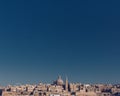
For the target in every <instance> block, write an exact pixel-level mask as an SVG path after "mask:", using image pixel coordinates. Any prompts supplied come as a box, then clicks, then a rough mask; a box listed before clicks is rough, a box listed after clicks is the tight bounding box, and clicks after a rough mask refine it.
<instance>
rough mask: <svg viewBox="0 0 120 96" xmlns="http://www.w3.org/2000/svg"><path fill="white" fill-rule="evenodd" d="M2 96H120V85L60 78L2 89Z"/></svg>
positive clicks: (0, 92) (0, 94)
mask: <svg viewBox="0 0 120 96" xmlns="http://www.w3.org/2000/svg"><path fill="white" fill-rule="evenodd" d="M0 96H120V85H119V84H117V85H111V84H92V85H91V84H81V83H69V82H68V79H67V78H66V80H65V82H64V81H63V80H62V78H61V76H59V77H58V79H57V80H56V81H54V82H53V83H52V84H43V83H39V84H38V85H29V84H26V85H19V86H7V87H5V88H1V89H0Z"/></svg>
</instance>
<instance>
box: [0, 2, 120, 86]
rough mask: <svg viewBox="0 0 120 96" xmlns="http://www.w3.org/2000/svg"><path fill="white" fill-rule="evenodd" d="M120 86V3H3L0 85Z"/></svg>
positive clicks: (0, 12) (1, 13)
mask: <svg viewBox="0 0 120 96" xmlns="http://www.w3.org/2000/svg"><path fill="white" fill-rule="evenodd" d="M58 75H62V76H63V79H65V76H66V75H67V76H68V78H69V81H71V82H83V83H119V82H120V0H0V85H6V84H18V83H38V82H40V81H42V82H50V83H51V82H52V80H55V79H56V78H57V76H58Z"/></svg>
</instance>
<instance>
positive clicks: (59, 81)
mask: <svg viewBox="0 0 120 96" xmlns="http://www.w3.org/2000/svg"><path fill="white" fill-rule="evenodd" d="M56 83H57V85H60V86H61V85H63V84H64V82H63V80H62V79H61V76H59V77H58V79H57V81H56Z"/></svg>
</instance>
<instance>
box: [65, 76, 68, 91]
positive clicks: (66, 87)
mask: <svg viewBox="0 0 120 96" xmlns="http://www.w3.org/2000/svg"><path fill="white" fill-rule="evenodd" d="M65 90H66V91H68V78H67V77H66V80H65Z"/></svg>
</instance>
